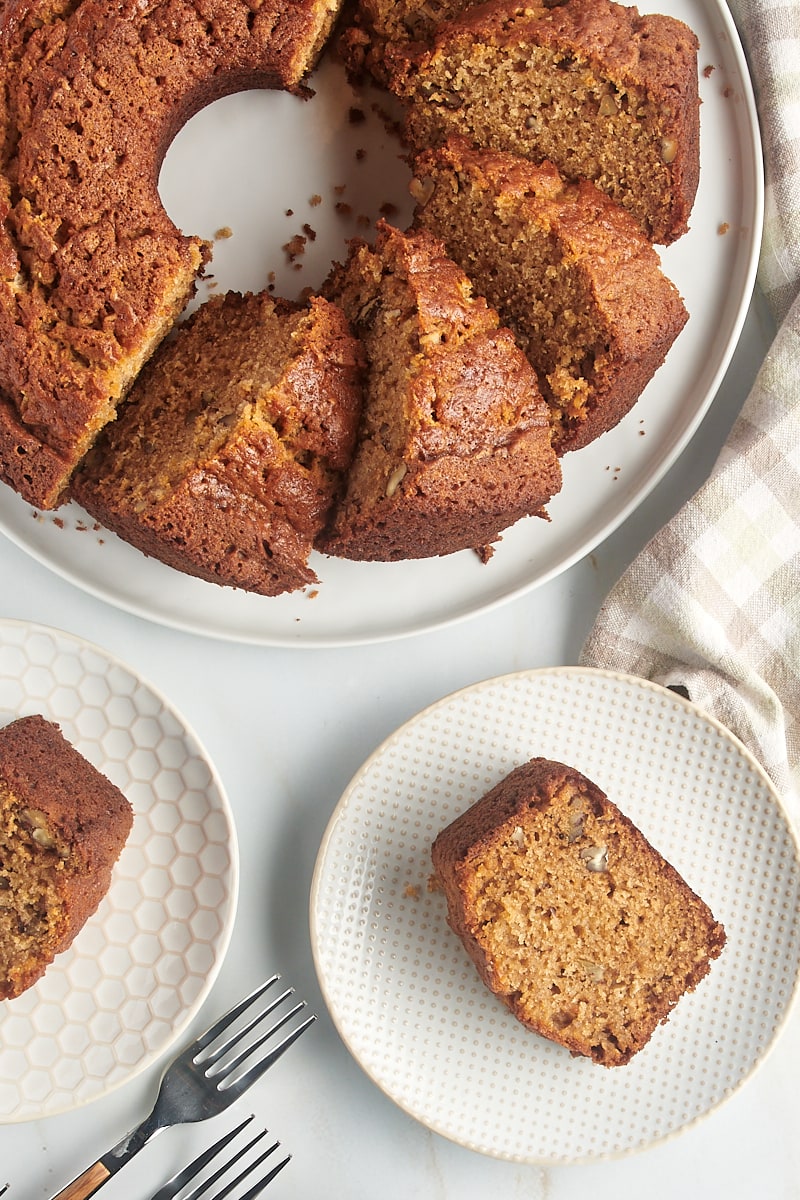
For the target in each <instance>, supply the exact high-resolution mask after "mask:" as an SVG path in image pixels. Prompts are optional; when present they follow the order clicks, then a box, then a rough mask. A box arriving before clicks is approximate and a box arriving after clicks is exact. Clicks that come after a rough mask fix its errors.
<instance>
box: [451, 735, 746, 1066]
mask: <svg viewBox="0 0 800 1200" xmlns="http://www.w3.org/2000/svg"><path fill="white" fill-rule="evenodd" d="M432 856H433V864H434V869H435V874H436V878H437V879H438V881H439V883H440V884H441V887H442V888H443V890H444V894H445V896H446V899H447V919H448V922H449V924H450V926H451V927H452V929H453V930H454V931H455V932H456V933H457V934H458V935H459V937H460V938H461V939H462V941H463V943H464V945H465V947H466V949H467V951H468V952H469V954H470V956H471V957H472V959H473V961H474V962H475V965H476V966H477V968H478V972H479V974H480V976H481V978H482V980H483V982H484V983H485V984H486V986H487V987H488V988H489V989H490V990H491V991H492V992H494V993H495V994H496V995H497V996H499V997H500V999H501V1000H502V1001H503V1002H504V1003H505V1004H506V1005H507V1006H508V1008H509V1009H510V1010H511V1012H513V1014H514V1016H515V1017H517V1018H518V1019H519V1020H520V1021H521V1022H522V1023H523V1024H524V1025H526V1026H528V1027H529V1028H530V1029H533V1030H535V1031H536V1032H537V1033H540V1034H542V1035H543V1036H544V1037H546V1038H550V1039H551V1040H552V1041H554V1042H558V1043H560V1044H561V1045H563V1046H566V1047H567V1049H569V1050H570V1051H571V1052H572V1053H573V1055H581V1056H585V1057H587V1058H590V1059H592V1060H593V1061H594V1062H596V1063H601V1064H602V1065H603V1066H607V1067H613V1066H621V1065H623V1064H625V1063H627V1062H629V1061H630V1059H631V1058H632V1056H633V1055H634V1054H636V1053H637V1052H638V1051H639V1050H641V1049H642V1048H643V1046H645V1045H646V1044H647V1042H648V1041H649V1039H650V1038H651V1036H652V1034H653V1032H654V1031H655V1029H656V1027H657V1026H658V1025H659V1024H660V1023H661V1022H664V1021H666V1020H667V1018H668V1017H669V1014H670V1013H671V1011H672V1009H673V1008H674V1007H675V1005H676V1004H677V1002H678V1001H679V1000H680V998H681V997H682V996H683V995H684V994H685V993H686V992H690V991H692V990H693V989H694V988H695V987H696V986H697V984H698V983H699V982H700V980H701V979H702V978H703V977H704V976H705V975H706V974H707V972H708V970H709V967H710V964H711V962H712V960H713V959H715V958H717V957H718V955H719V954H720V953H721V951H722V949H723V946H724V944H725V931H724V929H723V927H722V926H721V925H720V924H719V923H718V922H717V921H715V919H714V917H713V916H712V914H711V912H710V911H709V909H708V906H707V905H706V904H705V903H704V902H703V901H702V900H701V899H700V898H699V897H698V896H697V895H696V894H695V893H694V892H693V891H692V889H691V888H690V887H689V885H688V884H687V883H686V882H685V881H684V880H683V879H682V878H681V876H680V875H679V874H678V872H677V871H676V870H675V869H674V867H672V866H671V865H670V864H669V863H668V862H666V861H665V860H664V859H663V858H662V857H661V855H660V854H659V853H658V852H657V851H656V850H654V849H653V847H652V846H651V845H650V843H649V842H648V841H647V840H646V838H645V837H644V835H643V834H642V833H641V832H640V831H639V830H638V829H637V828H636V827H635V826H634V825H633V823H632V822H631V821H630V820H629V819H628V818H627V817H626V816H624V815H623V813H621V812H620V811H619V809H618V808H617V807H616V806H615V805H614V804H612V803H611V801H610V800H609V799H608V797H607V796H606V795H605V793H604V792H602V791H601V789H600V788H599V787H598V786H597V785H596V784H594V783H592V782H591V781H590V780H589V779H587V778H586V777H585V776H584V775H582V774H581V773H580V772H578V771H576V770H574V769H573V768H571V767H568V766H565V765H564V764H562V763H558V762H552V761H550V760H547V759H543V758H535V759H533V760H531V761H530V762H528V763H526V764H524V765H523V766H520V767H518V768H517V769H516V770H514V771H512V772H511V774H510V775H508V776H507V777H506V778H505V779H503V780H502V781H501V782H500V783H498V784H497V785H496V786H495V787H494V788H492V790H491V791H490V792H488V793H487V794H486V795H485V796H484V797H483V798H482V799H481V800H479V801H478V802H477V803H476V804H474V805H473V806H472V807H471V808H469V809H468V810H467V811H466V812H464V813H463V814H462V815H461V816H459V817H457V818H456V820H455V821H453V822H452V824H450V825H449V826H448V827H447V828H446V829H444V830H442V832H441V833H440V834H439V835H438V837H437V838H436V840H435V841H434V844H433V850H432Z"/></svg>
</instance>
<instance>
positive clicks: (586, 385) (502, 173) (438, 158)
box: [412, 138, 688, 454]
mask: <svg viewBox="0 0 800 1200" xmlns="http://www.w3.org/2000/svg"><path fill="white" fill-rule="evenodd" d="M414 173H415V178H414V181H413V183H412V191H413V194H414V195H415V196H417V198H418V203H417V207H416V211H415V223H416V224H418V225H421V226H423V227H425V228H428V229H430V230H431V231H432V232H433V233H435V234H436V235H437V236H438V237H440V238H441V239H442V241H443V242H444V244H445V246H446V248H447V250H448V252H449V253H450V254H451V255H452V256H453V258H454V259H455V260H456V262H458V263H459V265H460V266H461V267H462V269H463V270H464V271H465V272H466V274H467V275H468V276H469V277H470V279H471V280H472V281H473V283H474V285H475V287H476V289H477V290H478V291H479V292H481V293H482V294H483V295H485V296H486V297H487V299H488V301H489V303H490V304H492V305H493V306H494V307H495V308H496V309H497V311H498V313H499V315H500V319H501V320H502V321H503V322H504V323H505V324H507V325H508V326H509V327H510V328H511V329H512V330H513V332H514V333H515V335H516V336H517V339H518V341H519V344H520V346H521V347H522V349H523V350H524V351H525V352H526V353H527V355H528V357H529V358H530V361H531V363H532V365H533V367H534V369H535V370H536V373H537V376H538V378H539V383H540V386H541V389H542V393H543V395H544V397H545V399H546V401H547V403H548V405H549V407H550V412H551V421H552V427H553V445H554V447H555V449H556V451H557V452H558V453H559V454H563V453H565V452H566V451H568V450H577V449H580V448H581V447H582V446H586V445H588V444H589V443H590V442H591V441H593V440H594V439H595V438H597V437H598V436H599V435H600V434H602V433H604V432H606V431H607V430H609V429H611V428H613V427H614V426H615V425H616V424H617V423H618V422H619V421H620V420H621V419H622V417H623V416H625V414H626V413H627V412H629V411H630V409H631V408H632V406H633V405H634V404H635V402H636V400H637V399H638V398H639V396H640V395H641V393H642V391H643V390H644V388H645V387H646V385H647V384H648V383H649V381H650V379H651V378H652V377H653V375H654V374H655V372H656V370H657V369H658V368H659V367H660V366H661V364H662V363H663V361H664V358H665V355H666V353H667V351H668V350H669V348H670V347H671V346H672V344H673V342H674V341H675V339H676V338H677V336H678V334H679V333H680V331H681V330H682V329H683V327H684V325H685V323H686V321H687V319H688V313H687V311H686V308H685V306H684V304H683V301H682V300H681V297H680V295H679V293H678V291H677V289H676V288H675V286H674V285H673V284H672V282H671V281H670V280H669V279H667V277H666V276H665V275H664V274H663V272H662V270H661V264H660V261H659V258H658V255H657V254H656V251H655V250H654V249H653V246H652V245H651V243H650V242H649V241H648V239H647V238H646V237H645V235H644V234H643V232H642V230H641V228H640V227H639V225H638V224H637V222H636V221H635V220H634V218H633V217H632V216H631V215H630V213H628V212H627V211H626V210H625V209H623V208H622V207H621V206H620V205H619V204H617V203H616V202H615V201H614V200H612V199H611V198H610V197H608V196H606V195H605V194H604V193H603V192H601V191H600V190H599V189H598V188H597V187H595V185H594V184H592V183H590V182H589V181H588V180H580V181H578V182H576V183H570V182H568V181H566V180H565V179H564V178H563V177H562V176H561V174H560V173H559V171H558V170H557V168H556V167H555V166H554V165H553V164H552V163H544V164H540V165H537V164H534V163H532V162H530V161H529V160H527V159H524V158H521V157H520V156H519V155H514V154H508V153H504V152H502V151H493V150H477V149H474V148H472V147H471V146H470V144H469V143H468V142H467V141H466V140H465V139H462V138H451V139H449V140H448V141H447V142H446V143H445V145H443V146H442V147H439V148H438V149H432V150H428V151H425V152H423V153H422V154H420V155H418V156H417V158H416V159H415V160H414Z"/></svg>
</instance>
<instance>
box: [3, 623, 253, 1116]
mask: <svg viewBox="0 0 800 1200" xmlns="http://www.w3.org/2000/svg"><path fill="white" fill-rule="evenodd" d="M31 713H41V714H42V715H43V716H44V717H47V718H48V719H49V720H51V721H56V722H57V723H58V724H59V725H60V726H61V731H62V733H63V734H64V736H65V737H66V738H68V740H69V741H71V742H72V744H73V745H74V746H76V748H77V749H78V750H80V751H81V753H82V754H83V755H84V756H85V757H86V758H88V759H89V760H90V762H92V763H93V764H94V765H95V766H96V767H97V768H98V769H99V770H101V771H103V772H104V774H106V775H107V776H108V777H109V778H110V779H111V780H112V781H113V782H114V783H116V784H117V786H118V787H119V788H121V790H122V791H123V792H124V793H125V795H126V796H127V797H128V800H129V801H130V803H131V805H132V806H133V809H134V823H133V829H132V832H131V835H130V837H129V839H128V842H127V844H126V846H125V849H124V850H123V852H122V855H121V856H120V859H119V861H118V863H117V865H116V867H115V870H114V875H113V880H112V885H111V889H110V891H109V892H108V894H107V896H106V897H105V899H104V900H103V902H102V903H101V905H100V907H99V909H98V910H97V912H96V913H95V914H94V916H93V917H92V918H90V920H89V921H88V922H87V924H86V925H85V926H84V928H83V929H82V931H81V933H80V934H79V935H78V937H77V938H76V939H75V941H74V942H73V944H72V947H71V948H70V949H69V950H67V951H66V952H65V953H64V954H61V955H59V956H58V957H57V958H56V960H55V962H54V963H53V964H52V965H51V966H50V967H49V968H48V970H47V972H46V974H45V976H44V978H43V979H41V980H40V981H39V983H38V984H36V985H35V986H34V987H32V988H30V989H29V990H28V991H27V992H24V993H23V994H22V995H21V996H19V997H17V999H15V1000H8V1001H5V1002H4V1003H2V1004H0V1121H7V1122H10V1121H22V1120H27V1119H32V1118H40V1117H46V1116H50V1115H53V1114H54V1113H58V1112H63V1111H65V1110H67V1109H72V1108H76V1107H78V1106H79V1105H82V1104H85V1103H87V1102H88V1101H90V1100H95V1099H97V1098H98V1097H99V1096H101V1095H103V1094H105V1093H108V1092H109V1091H111V1090H112V1089H114V1088H116V1087H117V1086H118V1085H119V1084H121V1083H123V1082H125V1081H127V1080H128V1079H130V1078H131V1077H132V1076H133V1075H135V1074H137V1073H138V1072H139V1071H141V1070H143V1069H144V1068H145V1067H146V1066H147V1065H148V1064H150V1063H152V1062H153V1061H154V1060H155V1059H156V1058H158V1057H159V1056H160V1055H162V1054H163V1053H164V1052H165V1051H166V1050H167V1049H168V1047H169V1046H170V1045H171V1044H172V1043H173V1042H174V1041H176V1039H178V1038H179V1037H180V1035H181V1034H182V1033H183V1031H184V1030H185V1028H186V1026H187V1025H188V1023H189V1022H190V1020H191V1019H192V1017H193V1016H194V1014H195V1013H196V1012H197V1010H198V1008H199V1007H200V1005H201V1003H202V1002H203V1000H204V999H205V997H206V995H207V994H208V991H209V989H210V987H211V985H212V983H213V982H214V979H215V978H216V976H217V973H218V971H219V968H220V966H221V964H222V960H223V958H224V955H225V951H226V949H227V946H228V942H229V940H230V934H231V928H232V925H233V918H234V913H235V909H236V898H237V889H238V850H237V846H236V838H235V832H234V827H233V821H232V817H231V814H230V810H229V806H228V801H227V799H226V797H225V794H224V792H223V789H222V786H221V784H220V782H219V779H218V778H217V776H216V773H215V771H214V768H213V766H212V765H211V763H210V762H209V760H208V758H207V757H206V754H205V753H204V751H203V749H202V747H201V746H200V745H199V743H198V741H197V739H196V737H195V736H194V734H193V733H192V732H191V731H190V730H189V729H188V728H187V727H186V725H185V723H184V722H183V720H182V719H181V718H180V717H179V716H178V715H177V714H176V713H175V712H174V711H173V710H172V708H171V707H170V706H169V705H168V704H167V702H166V701H165V700H164V699H163V698H162V697H160V696H158V695H157V694H156V693H155V692H154V691H153V690H152V689H151V688H150V687H148V686H147V685H146V684H145V683H143V682H142V680H141V679H138V678H137V677H136V675H135V674H134V673H133V672H132V671H131V669H130V668H129V667H127V666H125V665H124V664H123V663H121V662H119V661H117V660H116V659H113V658H111V657H109V655H108V654H107V653H106V652H105V651H103V650H101V649H99V648H98V647H96V646H92V645H90V644H88V643H86V642H84V641H81V640H80V639H78V638H75V637H72V636H71V635H69V634H65V633H61V632H59V631H58V630H55V629H50V628H46V627H43V626H37V625H31V624H28V623H27V622H21V621H8V620H0V724H2V725H5V724H7V723H8V722H9V721H11V720H13V719H14V718H15V717H18V716H26V715H28V714H31Z"/></svg>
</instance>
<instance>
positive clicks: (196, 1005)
mask: <svg viewBox="0 0 800 1200" xmlns="http://www.w3.org/2000/svg"><path fill="white" fill-rule="evenodd" d="M9 627H14V628H16V629H24V630H25V631H27V632H28V633H31V634H36V633H42V634H45V635H47V636H50V637H53V638H54V639H55V640H56V643H57V642H58V640H59V639H61V640H66V641H68V642H71V643H72V644H73V645H74V646H75V649H76V650H83V651H87V650H88V651H90V652H91V653H94V654H97V655H98V656H99V657H100V658H102V659H103V660H104V661H105V662H107V663H108V664H109V665H110V666H112V667H116V668H119V669H120V670H122V671H124V672H127V673H128V674H129V675H130V676H131V678H132V679H133V680H135V682H136V683H137V684H138V685H139V686H141V687H143V688H144V689H145V690H146V691H147V692H148V693H149V694H150V695H151V696H153V697H154V698H155V699H156V700H157V701H158V702H159V704H160V705H161V706H162V707H163V709H164V710H165V711H166V712H168V713H169V714H170V716H171V717H172V718H173V719H174V720H175V722H176V724H177V725H178V726H179V727H180V729H181V732H182V735H183V736H184V738H185V739H187V740H188V741H189V742H190V744H193V749H194V754H193V757H194V758H196V759H200V760H202V762H203V764H204V765H205V767H206V769H207V770H208V772H209V776H210V780H211V783H212V785H213V787H214V789H215V790H216V793H217V795H218V797H219V805H218V806H217V807H218V811H220V812H222V814H223V815H224V817H225V820H226V823H227V828H228V831H229V838H228V841H227V843H226V848H227V850H228V854H229V857H230V900H229V903H228V912H227V914H226V919H225V922H224V924H223V929H222V932H221V934H220V938H219V940H218V946H219V951H218V953H217V955H216V957H215V962H214V964H213V966H212V969H211V970H210V971H209V972H208V973H206V975H205V976H204V979H203V983H202V986H201V988H200V989H199V991H198V994H197V996H196V997H195V998H194V999H193V1001H192V1003H191V1004H190V1005H187V1006H185V1007H184V1010H183V1012H182V1013H181V1016H180V1020H179V1022H178V1023H177V1024H172V1025H171V1027H170V1034H169V1037H168V1038H167V1039H165V1041H164V1042H163V1043H162V1044H161V1045H160V1046H159V1047H158V1048H157V1049H156V1050H154V1051H149V1052H148V1053H147V1054H145V1055H143V1056H142V1058H141V1059H140V1061H139V1062H138V1063H136V1064H135V1066H133V1067H132V1068H130V1069H129V1070H128V1071H126V1072H123V1073H122V1075H121V1077H120V1078H119V1079H116V1080H114V1081H113V1082H112V1083H111V1084H104V1086H103V1088H102V1089H101V1090H99V1091H98V1092H96V1093H94V1094H93V1095H91V1096H83V1097H80V1098H77V1099H73V1102H71V1103H67V1102H62V1103H60V1104H58V1105H54V1106H52V1107H48V1108H47V1109H46V1110H43V1111H40V1112H38V1113H36V1114H33V1113H27V1114H26V1113H8V1114H4V1113H0V1127H3V1126H6V1125H8V1126H11V1125H22V1124H26V1123H28V1122H30V1121H38V1120H46V1119H47V1120H49V1119H50V1118H51V1117H56V1116H62V1115H64V1114H65V1113H70V1112H77V1111H80V1110H81V1109H84V1108H86V1107H87V1106H89V1105H92V1104H95V1103H97V1102H98V1101H100V1100H103V1099H105V1098H107V1097H108V1096H110V1095H112V1094H113V1093H114V1092H116V1091H118V1090H119V1089H120V1088H121V1087H123V1086H126V1085H127V1084H129V1083H131V1082H132V1081H133V1080H134V1079H135V1078H137V1076H139V1075H141V1074H142V1073H143V1072H144V1071H146V1070H148V1069H149V1068H150V1067H152V1066H154V1065H155V1064H156V1063H158V1062H159V1061H160V1060H161V1059H162V1058H163V1057H164V1056H165V1055H166V1054H168V1053H169V1052H170V1051H171V1050H173V1049H174V1047H175V1044H176V1042H177V1041H178V1040H179V1039H180V1038H181V1037H182V1036H183V1034H184V1033H185V1032H186V1030H187V1028H188V1027H189V1026H190V1025H191V1023H192V1021H193V1020H194V1019H195V1017H196V1016H197V1013H198V1012H199V1010H200V1008H201V1007H202V1005H203V1004H204V1003H205V1001H206V1000H207V999H208V996H209V993H210V991H211V989H212V987H213V985H214V983H215V982H216V980H217V978H218V976H219V973H220V971H221V969H222V966H223V964H224V962H225V959H226V957H227V954H228V950H229V949H230V944H231V940H232V937H233V930H234V925H235V922H236V914H237V910H238V903H239V889H240V882H241V861H240V852H239V839H238V834H237V828H236V822H235V817H234V813H233V809H232V807H231V803H230V798H229V796H228V794H227V790H226V788H225V785H224V783H223V781H222V778H221V776H220V774H219V771H218V770H217V767H216V764H215V763H214V760H213V759H212V758H211V756H210V755H209V753H208V750H207V749H206V746H205V744H204V743H203V741H202V739H201V738H200V737H199V736H198V735H197V732H196V730H195V729H194V727H193V726H192V725H191V723H190V722H189V721H187V720H186V718H185V717H184V715H183V713H182V712H181V711H180V710H179V709H178V708H176V706H175V705H174V704H173V702H172V701H171V700H170V699H169V698H168V697H167V696H166V695H165V693H164V692H163V691H161V689H160V688H158V687H157V686H155V685H153V684H152V683H151V682H150V680H149V679H147V678H145V677H144V676H143V675H142V674H141V673H140V672H139V671H137V670H136V669H135V668H133V667H132V666H131V665H130V663H128V662H127V661H126V660H125V659H123V658H121V657H120V656H119V655H117V654H115V653H113V652H112V651H109V650H107V649H106V648H105V647H104V646H101V645H100V644H99V643H97V642H94V641H92V640H90V639H88V638H84V637H83V636H81V635H80V634H76V633H72V632H70V631H69V630H66V629H61V628H59V627H58V626H56V625H49V624H47V623H45V622H41V621H29V620H26V619H25V618H22V617H0V643H2V642H3V631H4V630H5V629H6V628H9ZM13 719H14V718H13V717H12V720H13ZM94 915H95V914H94V913H93V914H92V916H91V917H89V920H90V921H91V920H92V919H93V917H94ZM57 961H58V960H57V959H56V962H57ZM49 969H50V968H48V970H49ZM33 986H34V987H35V986H36V985H35V984H34V985H33ZM23 994H24V993H23ZM2 1012H3V1010H2V1009H1V1008H0V1024H1V1023H2ZM11 1015H13V1013H12V1014H11Z"/></svg>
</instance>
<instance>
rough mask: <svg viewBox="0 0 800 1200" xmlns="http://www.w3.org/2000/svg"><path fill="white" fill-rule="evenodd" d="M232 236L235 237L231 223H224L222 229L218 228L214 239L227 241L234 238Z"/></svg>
mask: <svg viewBox="0 0 800 1200" xmlns="http://www.w3.org/2000/svg"><path fill="white" fill-rule="evenodd" d="M232 237H233V230H232V229H231V227H230V225H223V226H222V227H221V228H220V229H218V230H217V232H216V233H215V234H214V241H216V242H224V241H226V240H227V239H228V238H232Z"/></svg>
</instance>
